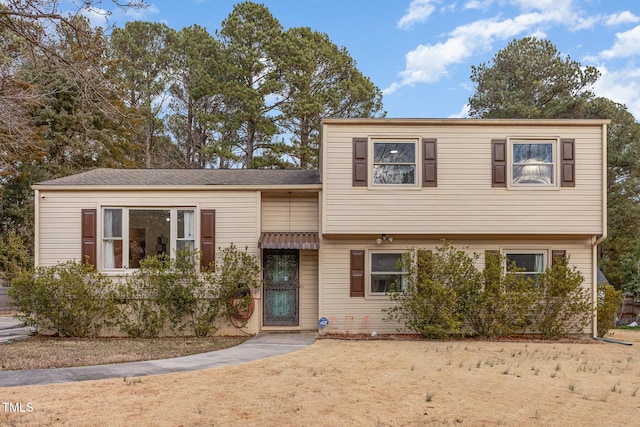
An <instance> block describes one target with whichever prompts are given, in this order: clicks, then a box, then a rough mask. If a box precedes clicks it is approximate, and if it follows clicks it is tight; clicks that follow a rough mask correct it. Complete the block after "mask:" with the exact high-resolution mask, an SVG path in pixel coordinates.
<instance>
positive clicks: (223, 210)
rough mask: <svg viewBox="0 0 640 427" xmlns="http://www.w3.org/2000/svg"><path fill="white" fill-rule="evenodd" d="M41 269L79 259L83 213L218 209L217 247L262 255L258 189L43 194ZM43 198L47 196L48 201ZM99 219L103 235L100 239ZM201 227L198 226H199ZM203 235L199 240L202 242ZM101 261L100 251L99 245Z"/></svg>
mask: <svg viewBox="0 0 640 427" xmlns="http://www.w3.org/2000/svg"><path fill="white" fill-rule="evenodd" d="M40 196H41V198H40V203H39V206H40V212H39V215H40V220H39V229H38V240H39V248H38V257H39V260H38V261H39V265H42V266H46V265H53V264H56V263H57V262H59V261H65V260H70V259H80V250H81V248H80V221H81V218H80V212H81V209H98V210H100V209H101V207H110V206H112V207H121V206H122V207H180V206H183V207H192V206H193V207H197V208H198V209H215V210H216V247H221V246H222V247H225V246H228V245H230V244H231V243H234V244H235V245H236V246H237V247H239V248H244V247H245V246H247V247H248V248H249V251H250V252H251V253H254V254H257V242H258V236H259V218H258V216H259V206H258V203H259V202H258V196H257V193H256V192H255V191H244V192H242V191H226V192H225V191H221V192H214V191H211V192H193V191H190V192H189V191H184V192H183V191H122V192H116V191H113V192H105V191H86V192H85V191H46V190H41V191H40ZM43 197H44V198H43ZM100 218H101V215H98V220H99V222H98V229H99V230H98V236H100V224H101V223H100ZM197 228H198V227H197ZM198 239H199V235H198V236H197V240H198ZM98 260H99V262H100V260H101V247H100V245H98Z"/></svg>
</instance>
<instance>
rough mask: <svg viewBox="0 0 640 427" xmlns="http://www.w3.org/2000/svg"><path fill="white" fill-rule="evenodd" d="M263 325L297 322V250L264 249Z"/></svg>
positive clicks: (294, 324) (289, 324)
mask: <svg viewBox="0 0 640 427" xmlns="http://www.w3.org/2000/svg"><path fill="white" fill-rule="evenodd" d="M262 261H263V262H262V266H263V270H264V307H263V311H264V318H263V325H264V326H298V324H299V313H298V308H299V297H298V295H299V293H298V289H299V287H300V283H299V281H298V280H299V271H298V270H299V268H298V264H299V262H298V261H299V252H298V250H297V249H296V250H281V249H277V250H275V249H265V250H264V252H263V260H262Z"/></svg>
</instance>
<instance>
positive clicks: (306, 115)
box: [277, 27, 382, 169]
mask: <svg viewBox="0 0 640 427" xmlns="http://www.w3.org/2000/svg"><path fill="white" fill-rule="evenodd" d="M277 56H278V63H279V66H280V68H281V69H282V73H283V80H284V83H285V85H286V86H285V94H284V102H283V103H282V105H280V107H279V110H280V112H281V114H280V116H279V117H278V124H279V125H280V127H281V129H282V130H284V131H285V133H286V134H287V135H290V136H291V140H290V142H289V143H288V144H285V147H284V151H285V153H286V155H288V156H290V157H292V158H293V159H295V163H296V166H298V167H299V168H301V169H309V168H317V167H318V150H319V135H320V122H321V120H322V119H323V118H325V117H372V116H374V115H375V114H379V113H380V112H381V109H382V92H381V91H380V90H379V89H378V88H377V87H376V86H375V85H374V84H373V83H372V82H371V81H370V80H369V79H368V78H367V77H365V76H364V75H362V73H361V72H360V71H358V69H357V68H356V64H355V61H354V60H353V58H351V56H350V55H349V52H348V51H347V50H346V49H345V48H344V47H343V48H339V47H338V46H336V45H335V44H334V43H332V42H331V40H330V39H329V37H328V36H327V35H326V34H323V33H319V32H317V31H313V30H311V29H310V28H307V27H303V28H291V29H289V30H288V31H286V32H285V33H284V35H283V43H282V44H281V45H280V50H279V51H278V53H277Z"/></svg>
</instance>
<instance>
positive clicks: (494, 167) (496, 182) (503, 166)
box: [491, 139, 507, 187]
mask: <svg viewBox="0 0 640 427" xmlns="http://www.w3.org/2000/svg"><path fill="white" fill-rule="evenodd" d="M491 186H492V187H506V186H507V141H506V140H504V139H494V140H492V141H491Z"/></svg>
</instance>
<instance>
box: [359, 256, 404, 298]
mask: <svg viewBox="0 0 640 427" xmlns="http://www.w3.org/2000/svg"><path fill="white" fill-rule="evenodd" d="M405 252H406V251H402V250H393V249H390V250H372V251H368V254H367V265H366V271H367V294H368V295H370V296H374V297H384V296H387V292H374V291H373V289H372V287H373V276H374V271H373V256H374V255H380V254H394V255H400V259H402V256H403V255H404V254H405ZM375 274H378V275H385V274H392V275H400V276H404V277H403V280H402V281H401V287H402V290H404V289H405V288H406V282H405V281H406V278H407V277H408V276H407V275H408V272H407V271H404V270H403V271H397V270H394V271H377V272H375Z"/></svg>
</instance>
